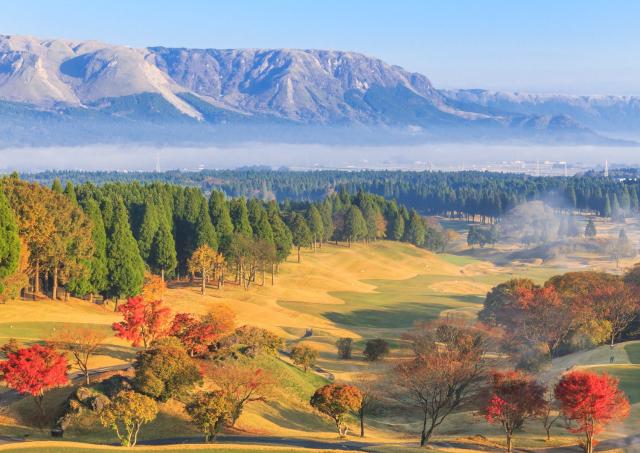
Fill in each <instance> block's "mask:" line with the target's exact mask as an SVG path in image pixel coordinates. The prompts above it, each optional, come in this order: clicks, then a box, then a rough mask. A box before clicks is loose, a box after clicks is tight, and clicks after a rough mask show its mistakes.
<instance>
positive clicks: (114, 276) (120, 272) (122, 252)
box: [107, 199, 144, 309]
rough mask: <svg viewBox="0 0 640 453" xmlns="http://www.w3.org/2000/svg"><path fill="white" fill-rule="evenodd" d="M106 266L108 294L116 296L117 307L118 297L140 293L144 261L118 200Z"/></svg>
mask: <svg viewBox="0 0 640 453" xmlns="http://www.w3.org/2000/svg"><path fill="white" fill-rule="evenodd" d="M107 269H108V271H109V287H108V294H109V296H111V297H113V298H115V300H116V304H115V306H116V309H117V306H118V299H121V298H123V297H131V296H135V295H137V294H139V293H140V291H141V290H142V284H143V283H144V262H143V261H142V257H141V256H140V251H139V250H138V244H137V243H136V240H135V239H134V238H133V234H132V233H131V227H130V226H129V217H128V214H127V209H126V208H125V206H124V203H123V202H122V200H121V199H118V200H116V202H115V206H114V214H113V225H112V226H111V228H110V231H109V235H108V238H107Z"/></svg>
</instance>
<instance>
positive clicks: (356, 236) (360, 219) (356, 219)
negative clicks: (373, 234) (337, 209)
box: [343, 205, 367, 247]
mask: <svg viewBox="0 0 640 453" xmlns="http://www.w3.org/2000/svg"><path fill="white" fill-rule="evenodd" d="M343 235H344V239H346V240H347V242H348V243H349V247H351V242H353V241H359V240H361V239H364V238H365V237H366V236H367V223H366V221H365V220H364V216H363V215H362V211H360V208H358V207H357V206H354V205H352V206H350V207H349V209H347V212H346V214H345V218H344V229H343Z"/></svg>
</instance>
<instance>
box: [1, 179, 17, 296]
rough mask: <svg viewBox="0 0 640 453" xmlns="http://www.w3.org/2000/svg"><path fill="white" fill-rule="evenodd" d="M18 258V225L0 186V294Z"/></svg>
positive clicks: (13, 270) (15, 267)
mask: <svg viewBox="0 0 640 453" xmlns="http://www.w3.org/2000/svg"><path fill="white" fill-rule="evenodd" d="M19 258H20V239H19V237H18V223H17V221H16V218H15V215H14V213H13V211H12V210H11V208H10V207H9V202H8V201H7V197H5V195H4V192H3V191H2V190H1V186H0V293H2V292H3V289H4V280H5V279H6V278H7V277H8V276H10V275H11V274H13V273H14V272H15V271H16V270H17V269H18V260H19Z"/></svg>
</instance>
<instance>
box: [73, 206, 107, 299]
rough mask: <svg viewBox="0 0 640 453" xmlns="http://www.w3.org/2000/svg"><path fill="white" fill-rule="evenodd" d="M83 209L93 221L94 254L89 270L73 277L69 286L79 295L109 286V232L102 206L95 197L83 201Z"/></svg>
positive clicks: (88, 261) (94, 292) (93, 293)
mask: <svg viewBox="0 0 640 453" xmlns="http://www.w3.org/2000/svg"><path fill="white" fill-rule="evenodd" d="M83 208H84V209H83V210H84V213H85V215H86V216H87V218H88V219H89V221H90V222H91V241H92V242H93V254H92V256H91V257H90V258H89V259H88V260H87V262H86V267H87V269H88V272H87V273H85V274H82V275H81V276H80V277H77V278H72V279H71V280H70V281H69V283H68V284H67V287H68V289H69V291H71V292H72V293H74V294H77V295H79V296H86V295H90V296H91V297H93V295H95V294H102V293H103V292H104V291H105V290H106V288H107V283H108V282H107V233H106V231H105V227H104V222H103V220H102V214H101V213H100V207H99V206H98V203H97V202H96V201H95V200H94V199H93V198H88V199H86V200H85V201H84V202H83Z"/></svg>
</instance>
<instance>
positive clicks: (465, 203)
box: [24, 167, 640, 223]
mask: <svg viewBox="0 0 640 453" xmlns="http://www.w3.org/2000/svg"><path fill="white" fill-rule="evenodd" d="M637 176H638V175H637V172H635V171H633V169H627V170H619V171H616V172H612V175H611V177H607V178H605V177H603V175H602V173H597V172H589V173H585V174H578V175H575V176H573V177H568V178H565V177H535V176H528V175H524V174H509V173H491V172H479V171H461V172H440V171H422V172H418V171H392V170H362V171H338V170H322V171H290V170H287V169H281V170H277V171H276V170H269V169H264V168H259V167H258V168H247V169H237V170H202V171H199V172H186V171H178V170H173V171H167V172H162V173H154V172H128V173H123V172H81V171H64V172H54V171H53V172H52V171H49V172H42V173H36V174H31V175H25V176H24V178H25V179H28V180H34V181H38V182H41V183H42V184H45V185H50V184H52V183H53V181H54V180H55V179H56V178H60V179H63V180H69V181H72V182H73V183H75V184H78V183H82V182H86V181H93V182H94V183H96V184H102V183H105V182H114V181H119V182H132V181H136V180H137V181H142V182H151V181H164V182H169V183H174V184H178V185H182V186H193V187H200V188H201V189H202V190H203V191H204V192H206V193H208V192H210V191H212V190H221V191H223V192H224V193H225V194H227V195H228V196H230V197H240V196H244V197H247V198H259V199H263V200H270V199H276V200H278V201H284V200H291V201H321V200H322V199H324V198H325V197H326V196H327V195H329V194H331V193H333V192H336V191H341V190H346V191H347V192H349V193H351V194H355V193H357V192H358V191H359V190H363V191H365V192H369V193H372V194H376V195H380V196H383V197H384V198H386V199H389V200H391V199H393V200H396V201H397V202H398V203H401V204H404V205H405V206H407V208H409V209H416V210H417V211H418V212H419V213H421V214H425V215H440V216H446V217H451V218H465V219H467V220H477V221H482V222H483V223H484V222H491V221H494V220H495V219H497V218H500V217H501V216H502V215H504V213H506V212H507V211H509V210H510V209H512V208H514V207H515V206H517V205H519V204H521V203H523V202H527V201H534V200H543V201H545V202H547V203H549V204H550V205H553V206H555V207H558V208H563V209H577V210H580V211H583V212H589V213H593V214H595V215H598V216H601V217H611V216H612V215H613V216H615V215H620V214H624V213H634V212H637V211H638V196H639V195H638V194H639V193H640V181H638V177H637Z"/></svg>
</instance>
